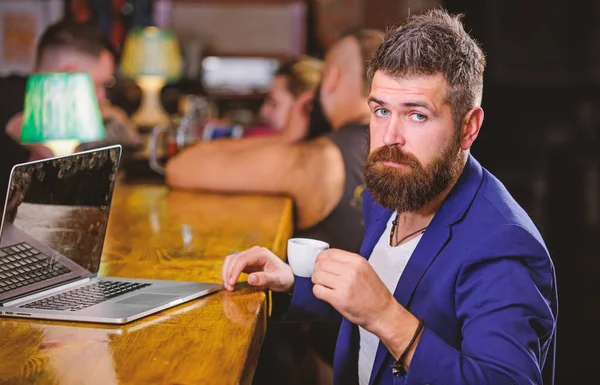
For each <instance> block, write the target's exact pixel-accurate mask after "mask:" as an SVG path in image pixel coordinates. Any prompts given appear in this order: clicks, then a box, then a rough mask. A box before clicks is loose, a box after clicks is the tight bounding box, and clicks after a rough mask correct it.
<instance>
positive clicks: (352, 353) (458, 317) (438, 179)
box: [223, 10, 558, 385]
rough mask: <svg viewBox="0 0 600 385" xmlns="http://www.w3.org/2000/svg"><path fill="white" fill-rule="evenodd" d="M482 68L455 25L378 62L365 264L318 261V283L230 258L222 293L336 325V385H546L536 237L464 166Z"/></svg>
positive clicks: (504, 198)
mask: <svg viewBox="0 0 600 385" xmlns="http://www.w3.org/2000/svg"><path fill="white" fill-rule="evenodd" d="M484 67H485V58H484V55H483V52H482V51H481V49H480V47H479V46H478V44H477V43H476V42H475V41H474V40H473V39H472V38H471V37H470V36H469V35H468V34H467V33H466V32H465V30H464V28H463V26H462V23H461V21H460V18H459V17H455V16H451V15H449V14H447V13H446V12H444V11H442V10H435V11H432V12H429V13H426V14H422V15H419V16H413V17H412V18H410V19H409V20H408V22H407V23H406V24H405V25H403V26H401V27H399V28H396V29H392V30H390V31H389V32H388V35H387V37H386V39H385V41H384V43H383V44H382V45H381V47H380V48H379V50H378V51H377V53H376V54H375V57H374V58H373V60H372V62H371V67H370V75H371V77H372V84H371V93H370V96H369V106H370V110H371V121H370V145H369V155H368V156H367V160H366V164H365V179H366V184H367V192H366V194H365V199H364V207H363V209H364V218H365V225H366V232H365V236H364V239H363V243H362V247H361V250H360V255H358V254H353V253H349V252H346V251H343V250H337V249H330V250H326V251H323V252H321V253H320V254H319V255H318V257H317V261H316V263H315V266H314V270H313V275H312V278H302V277H298V276H294V274H293V272H292V270H291V269H290V267H289V266H288V265H287V264H285V263H284V262H283V261H281V260H280V259H278V258H277V257H276V256H275V255H273V254H272V253H271V252H270V251H268V250H266V249H261V248H253V249H249V250H247V251H244V252H242V253H239V254H236V255H231V256H229V257H227V258H226V260H225V264H224V266H223V282H224V285H225V288H226V289H228V290H233V288H234V284H235V282H236V280H237V278H238V277H239V275H240V273H241V272H247V273H250V275H249V276H248V283H249V284H251V285H254V286H261V287H267V288H269V289H271V290H273V291H279V292H288V293H291V294H292V304H291V306H290V309H289V312H288V319H290V320H292V319H298V318H302V317H304V318H306V317H310V318H312V319H315V318H325V319H332V318H334V317H336V316H337V317H340V318H341V328H340V332H339V336H338V341H337V346H336V352H335V360H334V377H335V383H336V384H359V383H360V384H392V383H393V384H446V385H451V384H456V385H458V384H493V385H501V384H541V383H542V382H543V378H542V369H543V368H544V365H547V366H548V368H547V370H546V371H545V373H549V374H550V376H549V378H548V379H547V383H552V382H553V379H552V377H553V376H552V373H553V370H554V369H553V368H554V357H553V356H550V357H549V358H548V359H547V356H548V351H549V349H550V347H551V345H553V344H554V342H555V331H556V317H557V311H558V299H557V291H556V280H555V274H554V267H553V264H552V261H551V259H550V256H549V254H548V251H547V249H546V247H545V245H544V242H543V240H542V237H541V236H540V234H539V232H538V231H537V229H536V227H535V225H534V224H533V223H532V221H531V220H530V219H529V217H528V216H527V214H526V213H525V212H524V210H523V209H522V208H521V207H519V205H518V204H517V203H516V202H515V201H514V199H513V198H512V197H511V196H510V194H509V193H508V192H507V191H506V189H505V188H504V186H503V185H502V184H501V183H500V181H498V180H497V179H496V178H495V177H494V176H493V175H492V174H490V173H489V172H488V171H487V170H485V169H484V168H482V167H481V165H480V164H479V163H478V162H477V161H476V160H475V159H474V158H473V157H472V156H471V155H470V153H469V150H470V148H471V145H472V144H473V142H474V141H475V139H476V138H477V136H478V134H479V130H480V128H481V125H482V122H483V110H482V109H481V107H480V103H481V96H482V90H483V71H484Z"/></svg>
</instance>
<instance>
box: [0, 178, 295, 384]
mask: <svg viewBox="0 0 600 385" xmlns="http://www.w3.org/2000/svg"><path fill="white" fill-rule="evenodd" d="M291 232H292V203H291V200H289V199H287V198H283V197H267V196H250V195H248V196H241V195H217V194H200V193H188V192H179V191H169V190H168V189H167V188H166V187H164V186H152V185H146V186H145V185H137V186H134V185H125V184H119V185H118V186H117V188H116V191H115V196H114V198H113V204H112V208H111V212H110V220H109V225H108V233H107V236H106V240H105V243H104V250H103V255H102V264H101V268H100V274H99V275H110V276H118V277H135V278H154V279H175V280H185V281H203V282H218V283H220V282H221V274H220V273H221V266H222V263H223V259H224V257H225V256H226V255H228V254H229V253H231V252H232V251H235V250H243V249H246V248H248V247H250V246H253V245H256V244H257V245H261V246H265V247H269V248H270V249H272V250H273V251H274V252H275V253H276V254H277V255H280V256H283V255H284V254H285V246H286V242H287V239H288V238H289V237H290V235H291ZM267 310H268V309H267V301H266V294H265V292H264V291H261V290H256V289H253V288H251V287H249V286H247V284H243V283H240V284H238V290H237V291H235V292H233V293H229V292H225V291H220V292H218V293H215V294H212V295H210V296H207V297H204V298H200V299H198V300H195V301H191V302H188V303H186V304H182V305H179V306H177V307H175V308H172V309H169V310H167V311H163V312H160V313H157V314H154V315H151V316H148V317H145V318H142V319H140V320H138V321H134V322H132V323H130V324H126V325H120V326H116V325H103V324H87V323H74V322H72V323H67V322H58V321H56V322H55V321H41V320H34V319H16V318H0V384H2V385H3V384H60V385H65V384H68V385H71V384H73V385H75V384H77V385H82V384H103V385H112V384H250V383H251V381H252V375H253V373H254V368H255V366H256V362H257V360H258V354H259V352H260V347H261V345H262V341H263V337H264V333H265V328H266V317H267Z"/></svg>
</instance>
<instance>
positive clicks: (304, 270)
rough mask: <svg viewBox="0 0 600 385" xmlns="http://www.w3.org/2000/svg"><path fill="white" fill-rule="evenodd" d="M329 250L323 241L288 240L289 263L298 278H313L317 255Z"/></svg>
mask: <svg viewBox="0 0 600 385" xmlns="http://www.w3.org/2000/svg"><path fill="white" fill-rule="evenodd" d="M328 248H329V244H328V243H325V242H323V241H318V240H316V239H309V238H291V239H289V240H288V245H287V255H288V263H289V265H290V267H291V268H292V271H293V272H294V275H297V276H298V277H305V278H310V277H312V273H313V269H314V267H315V260H316V259H317V254H319V253H320V252H321V251H323V250H326V249H328Z"/></svg>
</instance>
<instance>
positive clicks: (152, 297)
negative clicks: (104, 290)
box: [117, 293, 179, 306]
mask: <svg viewBox="0 0 600 385" xmlns="http://www.w3.org/2000/svg"><path fill="white" fill-rule="evenodd" d="M175 298H179V296H177V295H168V294H149V293H141V294H138V295H134V296H133V297H129V298H125V299H122V300H120V301H117V303H123V304H126V305H144V306H152V305H158V304H159V303H164V302H167V301H170V300H172V299H175Z"/></svg>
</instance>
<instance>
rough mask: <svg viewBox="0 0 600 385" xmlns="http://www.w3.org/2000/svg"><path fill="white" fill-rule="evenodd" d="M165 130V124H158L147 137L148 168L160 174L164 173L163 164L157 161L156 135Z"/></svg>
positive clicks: (162, 133)
mask: <svg viewBox="0 0 600 385" xmlns="http://www.w3.org/2000/svg"><path fill="white" fill-rule="evenodd" d="M166 132H167V126H165V125H158V126H155V127H154V128H153V129H152V133H151V134H150V137H149V138H148V155H149V159H148V160H149V162H150V168H151V169H153V170H154V171H156V172H157V173H159V174H160V175H165V166H164V165H162V164H160V162H159V161H158V147H157V143H158V137H159V136H160V135H164V134H165V133H166Z"/></svg>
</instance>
